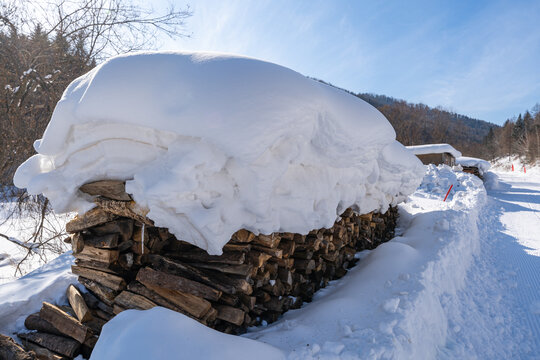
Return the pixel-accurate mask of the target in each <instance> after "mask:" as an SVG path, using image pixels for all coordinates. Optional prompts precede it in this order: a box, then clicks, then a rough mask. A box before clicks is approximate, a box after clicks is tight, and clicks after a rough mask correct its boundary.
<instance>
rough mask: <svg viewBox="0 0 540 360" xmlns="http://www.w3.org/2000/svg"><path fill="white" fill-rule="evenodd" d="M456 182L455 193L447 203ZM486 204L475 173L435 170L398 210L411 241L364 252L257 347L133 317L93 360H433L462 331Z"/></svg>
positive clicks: (256, 340) (262, 334) (259, 332)
mask: <svg viewBox="0 0 540 360" xmlns="http://www.w3.org/2000/svg"><path fill="white" fill-rule="evenodd" d="M450 184H452V185H454V189H455V190H453V191H452V193H451V195H450V196H449V198H448V199H447V201H446V202H443V201H442V200H443V197H444V195H445V193H446V191H447V189H448V187H449V185H450ZM485 198H486V193H485V190H484V188H483V186H482V182H481V181H480V180H479V179H478V178H476V177H475V176H472V175H470V174H465V173H454V172H452V170H451V169H450V168H449V167H447V166H445V165H441V166H439V167H435V166H433V165H430V166H428V167H427V175H426V177H425V178H424V181H423V183H422V185H421V186H420V188H419V189H418V191H417V192H416V193H415V194H414V195H413V196H411V200H410V201H409V202H407V203H406V204H402V205H400V209H401V220H400V221H401V224H400V226H401V227H402V228H403V229H404V232H403V234H402V235H401V236H398V237H396V238H395V239H393V240H391V241H390V242H388V243H385V244H382V245H380V246H379V247H377V248H376V249H375V250H373V251H364V252H362V253H359V254H358V256H359V257H360V258H361V260H360V262H359V264H358V265H357V266H356V267H355V268H353V269H351V271H349V273H348V274H347V275H346V276H345V277H343V278H342V279H340V280H338V281H334V282H331V284H330V285H329V286H328V287H327V288H325V289H322V290H320V291H319V292H317V294H316V295H315V297H314V300H313V302H312V303H309V304H305V305H304V306H303V307H302V308H301V309H299V310H292V311H289V312H288V313H286V314H285V315H284V316H283V317H282V318H281V319H280V320H278V321H277V322H275V323H273V324H271V325H269V326H267V327H259V328H255V329H251V331H250V332H248V333H247V334H245V335H244V336H243V337H245V338H249V339H251V340H252V341H253V342H247V343H243V344H242V345H241V344H238V346H235V345H237V344H236V342H233V340H230V341H231V342H230V343H229V340H227V342H226V343H224V337H223V334H221V333H219V332H216V331H214V330H209V329H204V328H203V327H201V326H200V325H198V324H196V323H194V322H193V320H191V319H189V318H187V317H185V316H183V315H180V314H176V315H174V316H173V315H171V314H170V313H169V312H166V311H163V310H150V311H146V312H142V311H136V310H128V311H126V312H124V313H122V314H121V315H120V316H118V317H116V318H115V319H113V320H112V321H111V322H109V323H108V324H106V325H105V327H104V330H103V334H113V333H114V335H113V336H102V339H100V340H99V341H98V343H97V346H96V348H95V350H94V357H93V358H95V359H100V360H113V359H114V360H119V359H130V356H131V355H132V354H139V353H140V354H144V355H148V356H150V355H156V354H154V353H152V351H158V350H152V348H156V347H155V346H154V345H155V344H160V347H159V348H160V349H165V350H164V351H163V352H161V353H159V354H158V355H159V357H162V358H175V357H177V354H178V351H179V350H178V349H182V351H183V353H185V354H188V356H186V358H189V354H198V351H203V352H205V353H207V354H216V353H215V352H214V349H213V348H214V347H215V348H216V349H221V347H222V346H223V349H224V350H223V353H222V354H220V355H221V356H219V357H220V358H222V359H238V358H259V357H261V356H264V354H265V353H267V352H269V353H270V354H272V356H274V357H275V358H280V356H283V357H285V358H289V359H339V358H341V359H367V358H369V359H381V358H395V359H433V358H435V357H436V355H437V352H438V349H440V348H442V347H444V346H445V343H446V340H447V337H448V336H449V333H450V332H455V331H459V328H458V327H457V326H452V324H451V320H450V319H449V318H448V317H447V314H446V313H445V308H446V304H447V303H448V302H451V301H453V299H455V298H456V297H457V295H456V294H457V293H458V291H459V290H460V289H462V287H463V284H464V281H465V275H466V272H467V269H468V267H469V266H470V264H471V263H472V260H473V254H474V253H475V252H477V251H478V246H479V239H478V236H477V235H478V234H477V232H478V228H477V223H476V222H477V219H478V210H479V209H480V208H481V207H482V205H483V204H484V202H485ZM173 319H174V320H173ZM156 324H160V325H161V324H164V325H163V326H157V325H156ZM192 333H195V334H197V338H196V340H193V337H192V336H191V334H192ZM210 344H211V345H210ZM240 345H241V346H240ZM111 349H112V350H113V351H114V353H111V352H110V351H109V350H111ZM120 349H125V351H126V352H121V351H120ZM143 357H144V356H143Z"/></svg>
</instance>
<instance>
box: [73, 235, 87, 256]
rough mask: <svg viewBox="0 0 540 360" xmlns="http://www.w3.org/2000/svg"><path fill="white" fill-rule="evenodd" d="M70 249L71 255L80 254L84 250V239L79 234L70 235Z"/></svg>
mask: <svg viewBox="0 0 540 360" xmlns="http://www.w3.org/2000/svg"><path fill="white" fill-rule="evenodd" d="M71 248H72V249H73V254H78V253H80V252H81V251H82V250H83V248H84V239H83V236H82V234H81V233H75V234H71Z"/></svg>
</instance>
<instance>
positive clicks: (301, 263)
mask: <svg viewBox="0 0 540 360" xmlns="http://www.w3.org/2000/svg"><path fill="white" fill-rule="evenodd" d="M294 265H295V267H296V269H297V270H302V271H304V272H305V273H306V274H311V272H312V271H313V269H315V267H316V264H315V261H313V260H303V259H296V260H295V262H294Z"/></svg>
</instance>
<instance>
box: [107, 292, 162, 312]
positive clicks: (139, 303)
mask: <svg viewBox="0 0 540 360" xmlns="http://www.w3.org/2000/svg"><path fill="white" fill-rule="evenodd" d="M114 303H115V304H118V305H120V306H122V307H124V308H126V309H139V310H148V309H151V308H153V307H156V306H157V305H156V304H155V303H154V302H152V301H150V300H148V299H147V298H145V297H144V296H142V295H138V294H134V293H132V292H129V291H126V290H124V291H122V292H121V293H120V294H118V296H117V297H116V298H115V299H114Z"/></svg>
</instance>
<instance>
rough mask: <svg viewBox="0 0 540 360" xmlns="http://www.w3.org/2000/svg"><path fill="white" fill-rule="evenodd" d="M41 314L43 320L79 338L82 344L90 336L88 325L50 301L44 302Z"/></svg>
mask: <svg viewBox="0 0 540 360" xmlns="http://www.w3.org/2000/svg"><path fill="white" fill-rule="evenodd" d="M39 316H41V318H42V319H43V320H46V321H48V322H49V323H51V325H52V326H54V327H55V328H56V329H58V331H60V332H61V333H62V334H64V335H65V336H68V337H71V338H73V339H75V340H77V341H78V342H80V343H81V344H82V343H83V342H84V341H85V340H86V339H87V338H88V336H90V332H89V329H88V327H86V326H85V325H83V324H82V323H81V322H80V321H78V320H77V319H75V318H74V317H72V316H70V315H68V314H67V313H66V312H65V311H63V310H61V309H60V308H59V307H57V306H55V305H53V304H50V303H48V302H44V303H43V306H42V308H41V310H40V311H39ZM45 347H46V346H45ZM50 350H53V349H50ZM53 351H54V350H53Z"/></svg>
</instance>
